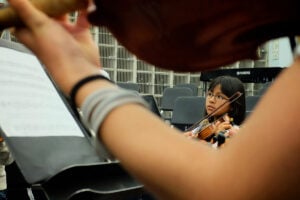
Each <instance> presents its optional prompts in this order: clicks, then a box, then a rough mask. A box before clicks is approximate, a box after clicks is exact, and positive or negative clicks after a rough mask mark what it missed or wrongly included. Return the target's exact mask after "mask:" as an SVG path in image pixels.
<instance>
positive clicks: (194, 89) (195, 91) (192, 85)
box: [174, 83, 198, 96]
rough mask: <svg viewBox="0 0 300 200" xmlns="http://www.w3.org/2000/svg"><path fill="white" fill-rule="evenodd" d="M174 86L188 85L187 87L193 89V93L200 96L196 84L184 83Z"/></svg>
mask: <svg viewBox="0 0 300 200" xmlns="http://www.w3.org/2000/svg"><path fill="white" fill-rule="evenodd" d="M174 87H187V88H190V89H191V90H192V91H193V95H194V96H198V87H197V85H195V84H192V83H183V84H178V85H175V86H174Z"/></svg>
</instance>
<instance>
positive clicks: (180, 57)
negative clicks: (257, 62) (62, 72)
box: [0, 0, 300, 72]
mask: <svg viewBox="0 0 300 200" xmlns="http://www.w3.org/2000/svg"><path fill="white" fill-rule="evenodd" d="M32 3H33V4H35V5H36V6H37V7H38V8H39V9H41V10H43V11H44V12H45V13H47V14H49V15H50V16H57V15H61V14H63V13H67V12H70V11H73V10H75V9H79V8H82V7H85V6H86V4H87V0H32ZM94 3H95V5H96V10H95V11H93V12H91V13H90V14H89V16H88V19H89V21H90V22H91V23H92V24H94V25H97V26H104V27H106V28H108V29H109V30H110V31H111V33H112V34H113V35H114V36H115V38H116V39H117V40H118V41H119V43H120V44H122V45H123V46H124V47H126V48H127V49H128V50H129V51H130V52H131V53H133V54H135V55H136V56H137V57H138V58H139V59H142V60H144V61H146V62H148V63H150V64H153V65H155V66H157V67H161V68H166V69H171V70H174V71H182V72H184V71H185V72H198V71H202V70H208V69H211V68H216V67H219V66H222V65H226V64H230V63H233V62H235V61H237V60H242V59H256V58H257V53H256V52H257V47H258V46H259V45H261V44H263V43H264V42H266V41H268V40H270V39H274V38H278V37H282V36H290V37H293V36H296V35H299V34H300V26H299V24H300V12H299V11H298V9H299V0H285V1H284V2H282V1H271V0H261V1H259V2H258V1H254V0H244V1H238V0H227V1H223V0H176V1H174V0H94ZM7 9H8V10H9V11H8V10H7ZM3 12H4V11H3ZM3 12H2V11H0V27H1V28H2V29H3V28H5V27H7V26H15V25H20V23H18V20H12V18H13V17H15V18H16V19H17V18H18V17H17V15H16V14H14V12H13V10H11V9H9V8H6V9H5V14H3ZM8 21H9V23H8Z"/></svg>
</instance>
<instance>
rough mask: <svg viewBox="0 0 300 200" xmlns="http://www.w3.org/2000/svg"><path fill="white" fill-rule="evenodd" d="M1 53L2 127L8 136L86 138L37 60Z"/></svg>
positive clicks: (17, 52)
mask: <svg viewBox="0 0 300 200" xmlns="http://www.w3.org/2000/svg"><path fill="white" fill-rule="evenodd" d="M0 52H1V53H0V127H1V128H2V130H3V131H4V132H5V133H6V134H7V136H15V137H18V136H22V137H24V136H28V137H41V136H79V137H84V135H83V133H82V130H81V129H80V127H79V125H78V124H77V122H76V120H75V119H74V118H73V116H72V114H71V113H70V111H69V110H68V108H67V107H66V105H65V103H64V101H63V100H62V99H61V96H60V95H59V93H58V91H57V89H56V88H55V86H54V85H53V83H52V82H51V80H50V78H49V77H48V75H47V74H46V72H45V70H44V68H43V67H42V65H41V63H40V62H39V61H38V59H37V58H36V57H35V56H34V55H31V54H27V53H22V52H19V51H15V50H12V49H7V48H3V47H0Z"/></svg>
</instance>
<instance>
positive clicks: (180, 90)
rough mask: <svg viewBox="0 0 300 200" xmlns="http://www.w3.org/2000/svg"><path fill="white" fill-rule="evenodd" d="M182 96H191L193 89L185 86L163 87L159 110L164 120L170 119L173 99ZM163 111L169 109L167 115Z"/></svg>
mask: <svg viewBox="0 0 300 200" xmlns="http://www.w3.org/2000/svg"><path fill="white" fill-rule="evenodd" d="M182 96H193V91H192V90H191V89H190V88H186V87H176V88H166V89H164V92H163V95H162V99H161V105H160V110H161V113H162V116H163V118H164V119H165V120H170V119H171V116H172V111H173V107H174V103H175V100H176V99H177V98H178V97H182ZM165 111H170V112H169V115H167V113H166V112H165Z"/></svg>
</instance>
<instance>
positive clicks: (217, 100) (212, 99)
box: [205, 84, 230, 116]
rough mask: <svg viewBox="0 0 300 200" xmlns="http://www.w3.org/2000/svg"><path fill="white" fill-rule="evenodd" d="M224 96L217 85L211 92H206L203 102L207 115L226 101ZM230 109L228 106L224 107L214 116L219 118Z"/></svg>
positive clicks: (226, 98)
mask: <svg viewBox="0 0 300 200" xmlns="http://www.w3.org/2000/svg"><path fill="white" fill-rule="evenodd" d="M228 99H229V97H227V96H226V95H225V94H223V93H222V91H221V85H220V84H219V85H217V86H216V87H215V88H214V89H213V90H212V91H211V90H210V91H208V92H207V94H206V101H205V109H206V112H207V114H210V113H212V112H213V111H214V110H215V109H216V108H218V107H219V106H220V105H222V104H223V103H224V102H225V101H226V100H228ZM229 109H230V104H227V105H225V106H224V107H223V108H221V109H220V110H219V111H217V112H216V113H215V114H214V116H221V115H223V114H225V113H227V112H228V111H229Z"/></svg>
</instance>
